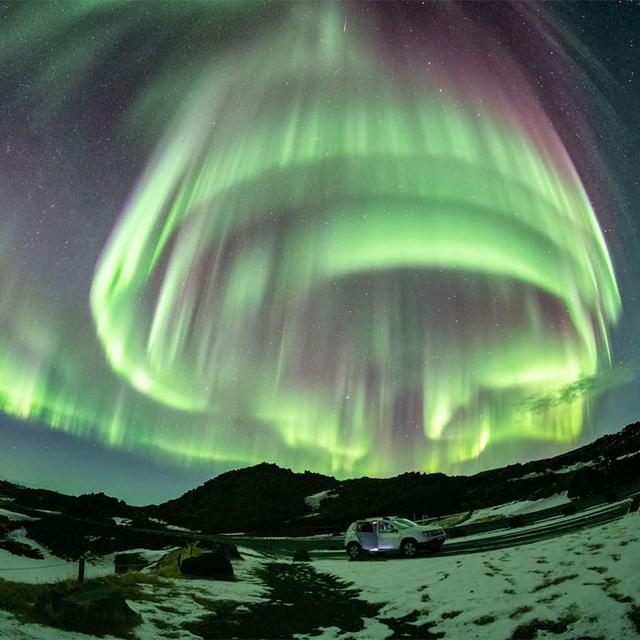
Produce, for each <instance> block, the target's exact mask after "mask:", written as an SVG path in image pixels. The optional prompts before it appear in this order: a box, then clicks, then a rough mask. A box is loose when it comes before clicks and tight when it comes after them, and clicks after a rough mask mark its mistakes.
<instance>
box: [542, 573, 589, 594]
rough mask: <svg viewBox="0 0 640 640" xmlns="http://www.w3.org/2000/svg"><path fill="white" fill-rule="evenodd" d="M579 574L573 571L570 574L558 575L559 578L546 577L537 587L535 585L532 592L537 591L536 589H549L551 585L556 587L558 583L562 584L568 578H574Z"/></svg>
mask: <svg viewBox="0 0 640 640" xmlns="http://www.w3.org/2000/svg"><path fill="white" fill-rule="evenodd" d="M577 577H578V575H577V574H576V573H573V574H571V575H569V576H558V577H557V578H553V579H551V578H546V579H545V580H543V581H542V582H541V583H540V584H539V585H538V586H537V587H534V588H533V590H532V592H531V593H535V592H536V591H542V590H543V589H548V588H549V587H554V586H556V585H558V584H562V583H563V582H567V581H568V580H574V579H575V578H577Z"/></svg>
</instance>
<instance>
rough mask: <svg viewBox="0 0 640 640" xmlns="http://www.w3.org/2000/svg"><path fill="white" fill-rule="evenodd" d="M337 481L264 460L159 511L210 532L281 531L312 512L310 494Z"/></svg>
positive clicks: (164, 515) (168, 519) (230, 472)
mask: <svg viewBox="0 0 640 640" xmlns="http://www.w3.org/2000/svg"><path fill="white" fill-rule="evenodd" d="M338 485H339V483H338V481H337V480H336V479H335V478H332V477H330V476H323V475H321V474H319V473H311V472H310V471H305V472H304V473H294V472H293V471H291V470H290V469H282V468H280V467H278V466H277V465H275V464H268V463H266V462H263V463H262V464H258V465H256V466H253V467H248V468H246V469H239V470H237V471H229V472H227V473H223V474H222V475H219V476H217V477H216V478H213V479H212V480H209V481H208V482H205V483H204V484H203V485H202V486H200V487H197V488H196V489H192V490H191V491H188V492H187V493H185V494H184V495H183V496H181V497H180V498H176V499H175V500H170V501H169V502H165V503H164V504H162V505H161V506H160V507H158V509H157V514H158V515H159V517H161V518H162V519H164V520H167V521H171V522H178V523H180V524H183V525H184V526H187V527H192V528H197V529H206V530H208V531H211V532H219V531H254V530H257V529H265V528H266V529H270V530H277V529H280V528H281V527H282V523H283V522H285V521H288V520H291V519H297V518H301V517H302V516H304V515H306V514H307V513H308V512H309V506H308V505H307V504H306V503H305V500H304V499H305V497H307V496H309V495H312V494H314V493H318V492H320V491H324V490H327V489H333V488H336V487H337V486H338Z"/></svg>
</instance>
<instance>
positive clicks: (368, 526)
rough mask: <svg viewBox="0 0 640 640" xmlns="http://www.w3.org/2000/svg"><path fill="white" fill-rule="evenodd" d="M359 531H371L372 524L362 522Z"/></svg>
mask: <svg viewBox="0 0 640 640" xmlns="http://www.w3.org/2000/svg"><path fill="white" fill-rule="evenodd" d="M360 532H361V533H373V525H372V524H371V523H370V522H363V523H362V524H361V525H360Z"/></svg>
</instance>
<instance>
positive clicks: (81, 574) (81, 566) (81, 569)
mask: <svg viewBox="0 0 640 640" xmlns="http://www.w3.org/2000/svg"><path fill="white" fill-rule="evenodd" d="M78 582H84V558H80V560H78Z"/></svg>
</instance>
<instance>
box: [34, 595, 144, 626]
mask: <svg viewBox="0 0 640 640" xmlns="http://www.w3.org/2000/svg"><path fill="white" fill-rule="evenodd" d="M35 608H36V611H37V612H38V613H39V614H40V615H42V616H43V617H44V618H45V619H46V620H47V621H48V622H49V624H52V625H54V626H56V627H61V628H63V629H68V630H71V631H82V632H84V633H89V634H106V633H111V634H113V633H117V632H123V631H127V630H128V629H131V628H132V627H133V626H135V625H137V624H138V623H139V622H140V621H141V618H140V616H139V615H138V614H137V613H136V612H135V611H133V609H131V608H130V607H129V605H128V604H127V602H126V600H125V599H124V598H123V597H122V596H121V595H120V594H119V593H118V592H116V591H114V590H113V589H112V588H111V587H109V586H106V585H103V584H87V585H84V586H82V587H79V588H76V589H73V590H72V591H67V592H64V591H60V590H57V589H56V588H55V587H54V588H53V589H52V590H49V591H45V592H43V593H41V594H40V596H39V597H38V600H37V602H36V605H35Z"/></svg>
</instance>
